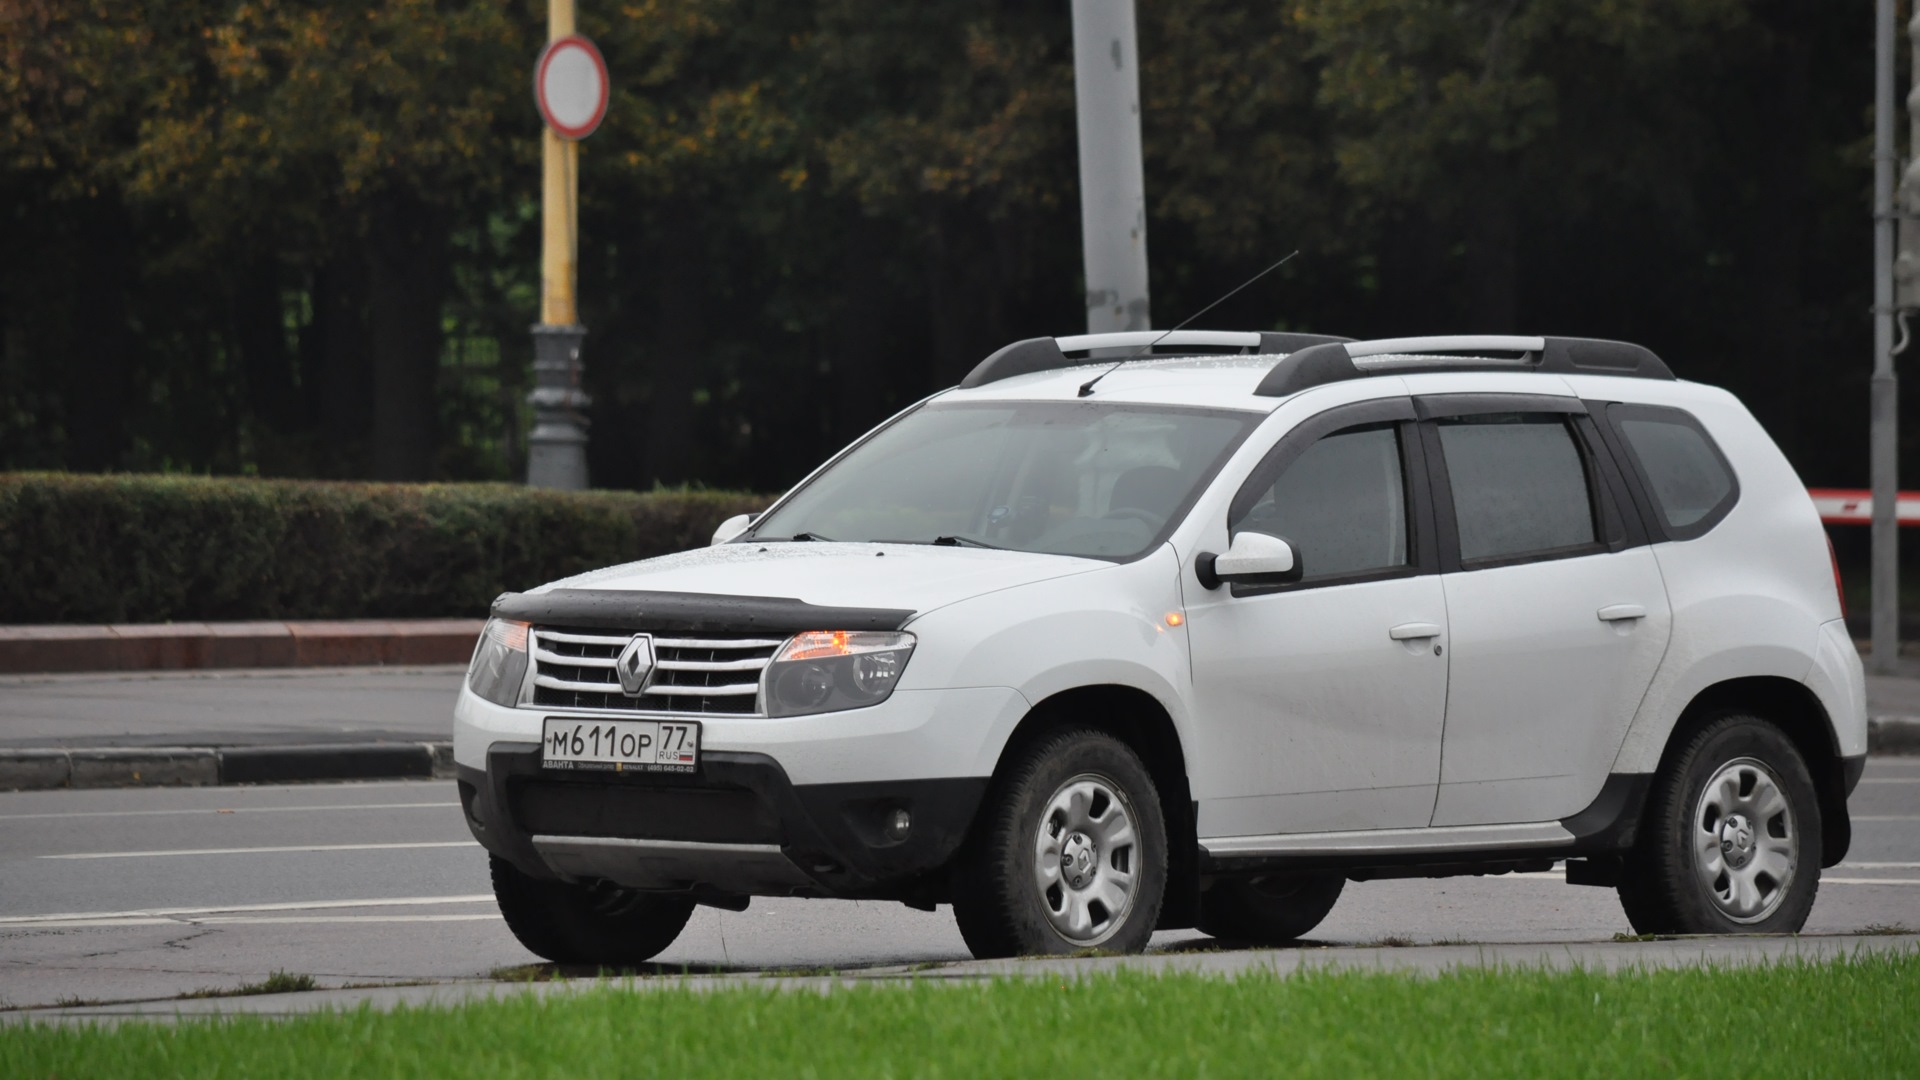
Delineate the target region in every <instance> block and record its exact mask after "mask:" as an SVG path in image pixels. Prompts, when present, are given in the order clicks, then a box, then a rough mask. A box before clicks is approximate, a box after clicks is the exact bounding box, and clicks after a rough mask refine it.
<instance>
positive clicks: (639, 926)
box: [489, 855, 693, 967]
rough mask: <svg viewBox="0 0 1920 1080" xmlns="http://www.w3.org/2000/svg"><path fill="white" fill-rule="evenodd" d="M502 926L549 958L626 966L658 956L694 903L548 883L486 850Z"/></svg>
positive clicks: (610, 888) (608, 888)
mask: <svg viewBox="0 0 1920 1080" xmlns="http://www.w3.org/2000/svg"><path fill="white" fill-rule="evenodd" d="M489 858H490V859H491V860H492V870H493V896H494V899H495V900H497V901H498V902H499V904H500V915H501V917H502V918H504V919H506V921H507V929H509V930H511V931H513V936H514V937H516V938H518V939H520V944H522V945H525V946H526V947H527V951H529V952H531V953H533V954H534V955H536V956H540V957H544V958H545V959H548V960H551V961H553V962H554V963H556V964H602V965H605V966H608V967H628V966H631V965H634V964H640V963H645V962H646V961H648V960H651V959H653V958H654V957H655V956H658V955H659V954H660V953H661V952H662V951H663V950H665V949H666V947H667V946H669V945H671V944H673V939H674V938H676V937H679V936H680V931H681V930H682V929H683V928H685V927H686V925H687V920H688V919H690V918H692V917H693V901H691V900H685V899H682V898H680V897H677V896H664V895H660V894H658V893H644V892H637V891H635V890H632V889H620V888H615V887H613V886H601V887H594V886H589V885H575V884H571V883H569V882H565V881H547V880H544V879H541V878H536V877H532V876H530V875H527V874H523V873H521V872H520V871H518V870H516V869H514V867H513V864H512V863H509V862H507V861H506V860H505V859H502V858H501V857H500V856H498V855H492V856H489Z"/></svg>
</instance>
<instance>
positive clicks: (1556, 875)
mask: <svg viewBox="0 0 1920 1080" xmlns="http://www.w3.org/2000/svg"><path fill="white" fill-rule="evenodd" d="M1841 865H1842V867H1844V868H1845V869H1848V870H1910V869H1920V863H1842V864H1841ZM1484 876H1485V877H1486V878H1488V879H1489V880H1493V879H1506V880H1512V881H1562V882H1563V881H1565V880H1566V875H1565V874H1564V873H1563V872H1562V871H1559V870H1534V871H1529V872H1527V873H1516V874H1487V875H1484ZM1820 884H1822V885H1920V880H1915V879H1909V878H1854V877H1822V878H1821V879H1820Z"/></svg>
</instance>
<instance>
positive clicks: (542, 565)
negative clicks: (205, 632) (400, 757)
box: [0, 473, 771, 623]
mask: <svg viewBox="0 0 1920 1080" xmlns="http://www.w3.org/2000/svg"><path fill="white" fill-rule="evenodd" d="M769 502H771V499H770V498H769V497H767V496H764V495H748V494H740V493H735V492H717V491H688V492H678V491H662V492H652V493H648V494H635V493H631V492H617V491H594V492H552V491H531V490H528V489H526V488H520V487H514V486H511V485H506V484H363V483H318V482H309V481H297V480H245V479H225V478H219V479H216V478H208V477H190V476H75V475H67V474H61V473H7V474H0V623H100V622H120V623H128V622H131V623H144V622H169V621H179V620H201V619H205V620H216V619H344V618H406V617H430V616H479V615H483V614H485V612H486V610H487V605H488V604H489V603H491V602H492V600H493V598H494V597H495V596H497V595H498V594H499V593H501V592H503V591H507V590H519V589H526V588H530V587H532V586H534V585H538V584H540V583H542V582H545V581H550V580H552V579H554V578H557V577H563V576H565V575H568V574H573V573H578V572H579V571H582V570H587V569H591V568H593V567H598V566H608V565H611V564H614V563H621V562H627V561H630V560H633V559H642V558H647V557H649V556H653V555H662V554H665V553H667V552H670V551H681V550H684V549H687V548H693V547H700V546H702V545H704V544H705V543H706V542H707V540H708V538H709V537H710V536H711V535H712V533H713V529H714V527H715V526H716V525H718V524H719V523H720V522H721V521H723V520H725V519H726V518H728V517H730V516H732V515H734V514H738V513H743V512H748V511H753V510H759V509H763V508H765V507H766V505H767V504H768V503H769Z"/></svg>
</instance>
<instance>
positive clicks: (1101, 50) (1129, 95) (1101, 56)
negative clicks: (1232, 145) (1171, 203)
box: [1073, 0, 1153, 334]
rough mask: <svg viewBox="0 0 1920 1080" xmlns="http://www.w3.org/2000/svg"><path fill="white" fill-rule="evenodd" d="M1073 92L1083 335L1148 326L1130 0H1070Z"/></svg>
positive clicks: (1143, 184)
mask: <svg viewBox="0 0 1920 1080" xmlns="http://www.w3.org/2000/svg"><path fill="white" fill-rule="evenodd" d="M1073 92H1074V99H1075V101H1076V102H1077V104H1078V109H1077V119H1078V121H1079V129H1080V250H1081V253H1082V255H1083V258H1084V262H1085V265H1086V276H1087V333H1089V334H1104V333H1108V332H1110V331H1115V330H1147V329H1151V328H1152V326H1153V320H1152V318H1151V317H1150V316H1149V314H1148V311H1147V183H1146V178H1145V177H1144V176H1143V175H1142V172H1141V166H1140V50H1139V48H1138V47H1137V46H1136V44H1135V37H1134V22H1133V0H1073Z"/></svg>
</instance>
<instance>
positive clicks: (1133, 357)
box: [1077, 248, 1300, 397]
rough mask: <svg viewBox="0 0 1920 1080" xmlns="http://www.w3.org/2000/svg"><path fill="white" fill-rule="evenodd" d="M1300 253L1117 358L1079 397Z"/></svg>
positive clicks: (1292, 253)
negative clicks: (1168, 336) (1164, 332)
mask: <svg viewBox="0 0 1920 1080" xmlns="http://www.w3.org/2000/svg"><path fill="white" fill-rule="evenodd" d="M1298 254H1300V249H1299V248H1294V249H1293V250H1292V251H1290V252H1288V253H1287V255H1286V258H1283V259H1281V260H1280V261H1279V262H1277V263H1274V264H1273V265H1272V266H1269V267H1267V268H1266V269H1265V270H1262V271H1260V272H1259V273H1257V274H1255V275H1253V276H1252V277H1250V278H1248V279H1247V280H1245V281H1243V282H1241V283H1240V284H1239V285H1237V286H1235V287H1234V289H1233V292H1229V293H1227V294H1226V295H1225V296H1222V297H1221V298H1220V299H1218V300H1215V301H1214V302H1213V303H1211V304H1208V305H1207V306H1206V307H1203V308H1201V309H1200V310H1199V311H1196V312H1194V313H1193V314H1191V315H1189V316H1187V318H1186V322H1182V323H1181V324H1180V325H1179V326H1176V327H1174V328H1173V330H1169V331H1167V333H1166V334H1161V335H1160V336H1159V337H1157V338H1154V339H1153V340H1152V341H1149V342H1147V343H1146V344H1145V345H1142V346H1140V347H1139V348H1137V349H1135V350H1133V352H1132V353H1130V354H1128V355H1126V356H1123V357H1121V358H1120V359H1119V360H1117V361H1115V362H1114V365H1113V367H1110V368H1108V369H1107V370H1105V371H1103V372H1101V373H1100V374H1098V375H1095V376H1094V377H1093V378H1091V379H1088V380H1087V381H1086V382H1083V383H1081V384H1080V393H1079V394H1078V395H1077V396H1079V397H1086V396H1088V395H1090V394H1092V393H1093V384H1094V383H1097V382H1099V381H1100V380H1101V379H1104V378H1106V377H1107V376H1109V375H1111V374H1113V373H1114V371H1115V370H1116V369H1118V368H1119V367H1120V365H1121V364H1125V363H1128V362H1130V361H1133V360H1137V359H1139V357H1140V355H1141V354H1142V353H1146V352H1151V351H1153V347H1154V346H1155V345H1158V344H1160V343H1161V342H1163V341H1165V340H1167V334H1171V333H1173V332H1174V330H1184V329H1186V326H1187V323H1190V322H1192V321H1193V320H1195V319H1197V318H1199V317H1200V316H1202V315H1205V314H1206V313H1207V312H1209V311H1212V310H1213V309H1214V308H1217V307H1219V306H1220V305H1221V304H1224V303H1226V302H1227V300H1228V299H1230V298H1231V297H1232V296H1233V294H1234V293H1237V292H1239V291H1240V290H1241V289H1244V288H1246V287H1247V286H1249V285H1251V284H1253V283H1254V282H1256V281H1259V280H1260V279H1261V278H1263V277H1266V276H1267V275H1268V274H1271V273H1273V272H1274V271H1275V270H1278V269H1280V267H1281V266H1282V265H1283V264H1284V263H1286V261H1287V259H1291V258H1293V257H1294V256H1295V255H1298Z"/></svg>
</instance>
